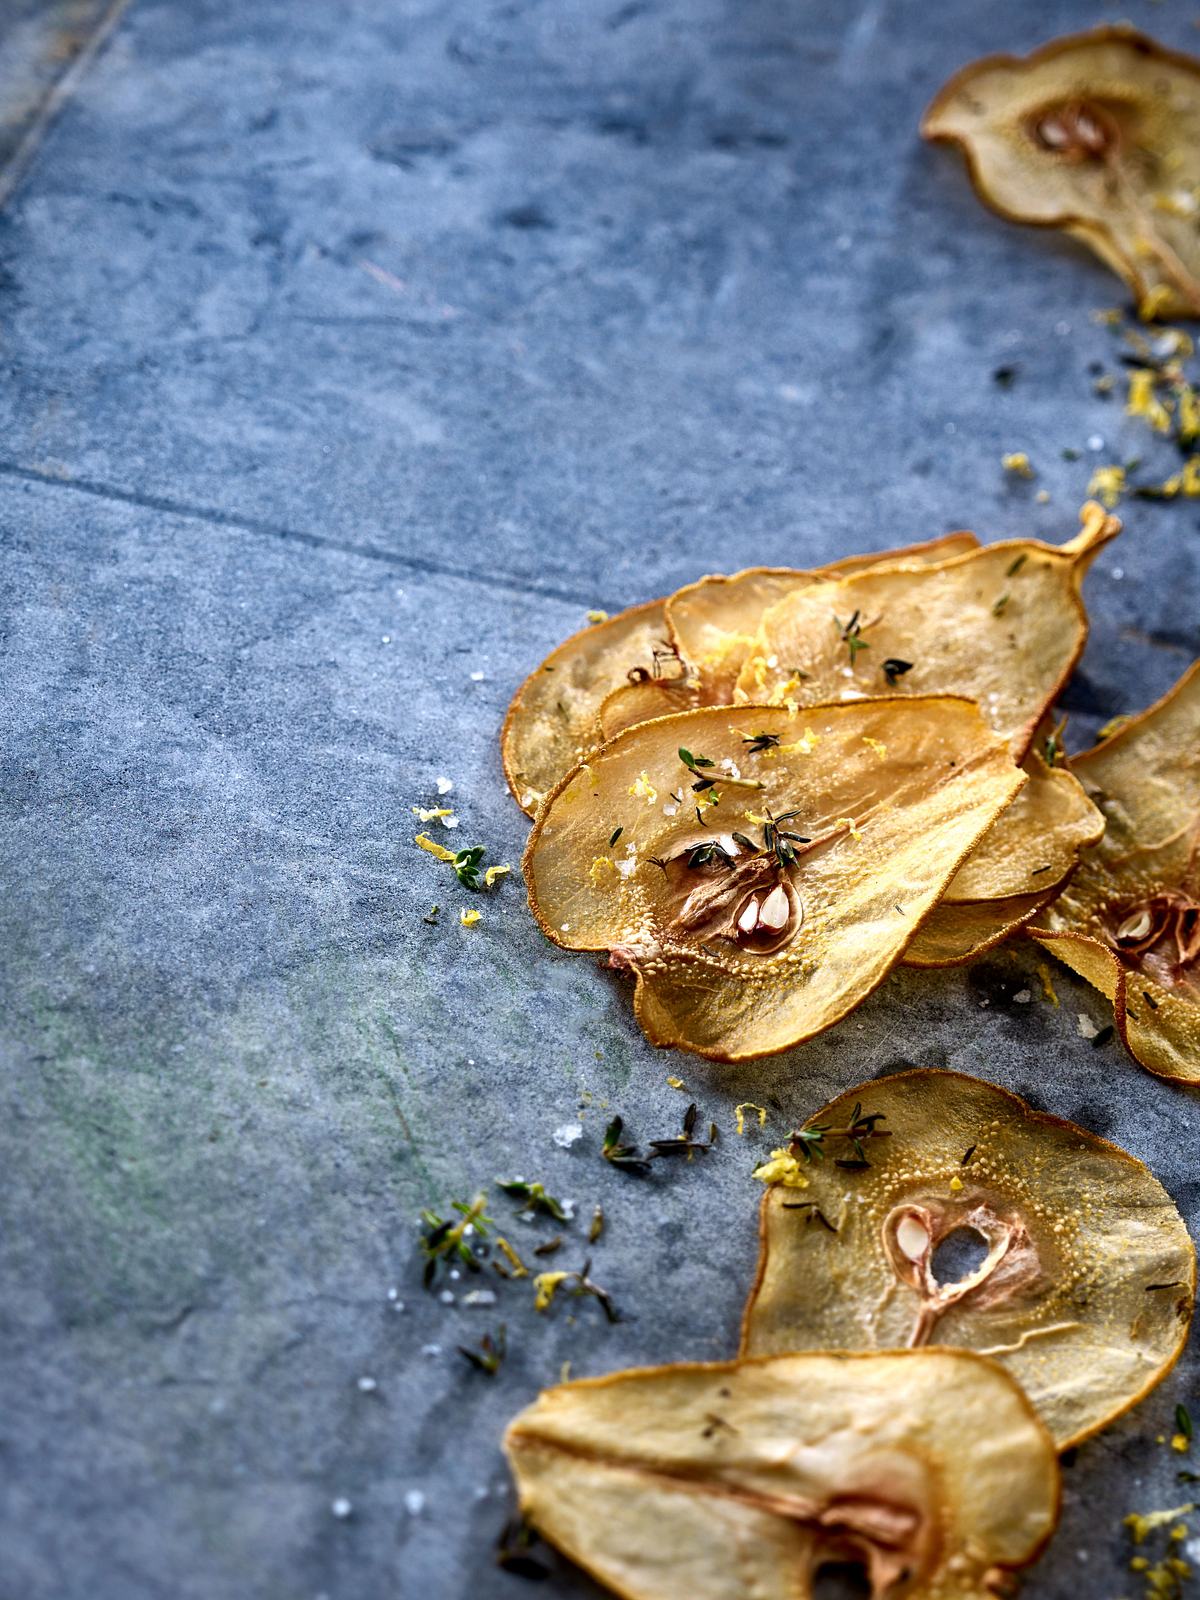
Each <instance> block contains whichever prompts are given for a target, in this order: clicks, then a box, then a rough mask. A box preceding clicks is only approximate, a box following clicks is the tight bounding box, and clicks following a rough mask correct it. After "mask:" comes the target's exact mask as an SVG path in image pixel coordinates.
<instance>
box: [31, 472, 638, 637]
mask: <svg viewBox="0 0 1200 1600" xmlns="http://www.w3.org/2000/svg"><path fill="white" fill-rule="evenodd" d="M0 477H7V478H17V479H19V480H20V481H22V482H25V483H36V484H40V485H43V486H44V487H46V488H50V489H67V490H72V491H74V492H75V493H76V494H86V495H90V496H92V497H93V498H94V499H97V500H110V501H114V502H116V503H117V504H118V505H127V506H137V507H140V508H141V509H142V510H144V511H161V512H163V513H164V514H165V515H167V516H172V517H183V518H187V519H188V520H190V521H193V522H206V523H209V524H210V525H211V526H213V527H218V528H232V529H236V530H237V531H239V532H241V533H252V534H256V535H258V536H259V537H261V538H267V539H279V540H282V541H285V542H287V543H291V544H303V545H308V546H310V547H311V548H312V549H316V550H332V551H336V552H337V553H339V554H341V555H347V556H358V557H360V558H361V559H363V560H366V561H381V562H384V563H385V564H387V565H388V566H392V567H398V568H401V569H402V570H404V571H409V572H416V573H424V574H427V575H429V576H431V577H438V578H452V579H454V580H456V581H457V582H459V583H467V584H473V585H476V586H481V587H483V588H487V589H505V590H507V591H509V592H510V593H512V594H519V595H531V596H532V595H536V596H538V597H541V598H544V599H547V600H561V601H563V602H564V604H566V605H577V606H588V607H590V606H594V605H595V604H596V603H597V602H596V600H595V598H594V597H593V596H583V595H580V594H578V593H577V592H576V591H574V590H572V589H560V588H557V587H556V586H555V585H553V584H548V583H536V582H533V581H531V580H530V579H527V578H521V577H517V576H507V575H505V574H504V573H499V572H495V573H489V574H488V575H487V576H486V577H484V576H480V575H479V574H477V573H474V572H469V571H467V570H465V569H464V568H462V567H458V566H454V565H452V564H451V563H450V562H448V561H445V562H443V561H431V560H429V559H428V558H426V557H424V556H406V555H401V554H400V553H399V552H397V551H394V550H387V549H385V548H384V547H383V546H382V545H377V544H361V543H358V542H357V541H355V540H353V539H335V538H332V537H331V536H330V535H328V534H323V533H311V532H309V531H308V530H307V529H304V528H288V527H284V526H283V525H282V524H279V523H274V522H267V521H265V520H264V519H263V518H261V517H249V516H241V515H239V514H237V513H236V512H230V511H220V510H218V509H217V508H216V507H213V506H197V505H191V504H189V503H188V502H186V501H183V500H172V499H169V498H168V497H167V496H166V495H154V494H137V493H135V492H134V491H133V490H130V489H120V488H117V487H116V486H115V485H114V484H107V483H97V482H95V481H94V480H92V479H88V478H60V477H57V476H55V474H53V473H50V472H39V471H38V470H37V468H36V467H24V466H21V465H20V463H19V462H16V461H3V460H0ZM614 609H616V607H615V606H614Z"/></svg>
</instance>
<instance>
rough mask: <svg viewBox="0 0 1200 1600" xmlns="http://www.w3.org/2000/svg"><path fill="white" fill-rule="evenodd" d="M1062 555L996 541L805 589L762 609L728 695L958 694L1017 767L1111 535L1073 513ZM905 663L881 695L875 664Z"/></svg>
mask: <svg viewBox="0 0 1200 1600" xmlns="http://www.w3.org/2000/svg"><path fill="white" fill-rule="evenodd" d="M1082 517H1083V528H1082V530H1081V531H1080V532H1079V533H1078V534H1077V535H1076V536H1075V538H1074V539H1072V540H1070V541H1069V542H1068V543H1067V544H1065V545H1048V544H1042V543H1040V542H1039V541H1038V540H1036V539H1012V540H1006V541H1004V542H1003V543H1001V544H993V545H985V546H984V547H983V548H982V549H979V550H974V551H970V552H969V553H967V554H966V555H961V556H957V557H954V558H953V559H951V560H949V561H943V562H940V563H939V564H937V565H936V566H931V567H921V568H913V569H909V568H905V567H881V568H876V569H868V570H866V571H863V572H857V573H853V574H851V575H850V576H849V577H843V578H834V579H830V580H828V581H827V582H824V583H813V584H808V585H806V586H805V587H804V588H801V589H797V590H795V591H793V592H792V593H791V594H789V595H788V596H787V597H786V598H785V599H783V600H781V601H780V602H779V603H778V604H777V605H775V606H772V607H771V608H770V609H769V610H768V611H767V612H766V613H765V614H764V616H763V618H762V621H761V623H760V625H759V630H758V635H757V638H756V640H755V644H754V648H753V650H752V652H751V653H750V655H749V656H748V657H747V659H746V662H745V664H744V666H743V667H742V670H741V674H740V677H739V679H738V686H737V691H736V696H735V697H736V698H737V699H738V700H741V701H745V702H750V703H760V702H766V703H768V704H781V703H786V702H791V703H793V704H795V705H798V706H801V707H803V706H805V705H809V704H812V703H814V702H818V701H822V700H853V699H861V698H862V697H863V696H865V695H872V694H880V693H883V692H885V689H886V692H888V693H890V694H893V695H897V696H900V695H909V694H961V695H966V696H967V697H968V698H969V699H972V700H977V701H978V702H979V705H980V707H981V708H982V710H983V713H984V715H985V716H986V717H987V719H988V721H989V722H990V723H991V725H992V727H993V728H995V729H996V731H997V733H1001V734H1003V735H1004V737H1005V738H1006V739H1008V740H1009V742H1010V744H1011V747H1012V751H1013V755H1014V758H1015V759H1016V760H1018V761H1019V760H1020V759H1021V758H1022V756H1024V755H1025V753H1026V751H1027V750H1028V749H1029V746H1030V744H1031V742H1032V740H1033V735H1034V732H1035V730H1036V728H1037V725H1038V723H1039V721H1040V720H1041V718H1042V715H1043V713H1044V712H1045V710H1046V708H1047V707H1048V706H1049V705H1050V704H1051V703H1052V702H1053V700H1054V698H1055V696H1056V695H1057V694H1058V692H1059V690H1060V689H1061V688H1062V686H1063V684H1064V683H1065V682H1066V680H1067V678H1068V677H1069V675H1070V673H1071V670H1072V668H1073V667H1074V665H1075V663H1076V661H1077V660H1078V659H1079V655H1080V652H1081V651H1082V649H1083V645H1084V641H1085V639H1086V638H1087V613H1086V612H1085V610H1084V607H1083V601H1082V599H1081V597H1080V592H1079V590H1080V585H1081V583H1082V581H1083V577H1084V574H1085V573H1086V572H1087V569H1088V567H1089V566H1090V565H1091V562H1092V560H1093V559H1094V557H1095V556H1096V554H1097V552H1098V551H1099V550H1100V549H1101V548H1102V547H1103V546H1104V545H1105V544H1107V543H1108V541H1109V540H1110V539H1112V538H1114V537H1115V536H1116V534H1117V533H1119V532H1120V528H1121V524H1120V522H1119V521H1118V520H1117V519H1116V518H1115V517H1109V516H1107V515H1106V514H1105V513H1104V511H1103V510H1102V508H1101V507H1100V506H1098V505H1096V504H1094V503H1089V504H1088V505H1086V506H1085V507H1084V508H1083V512H1082ZM890 660H903V661H906V662H911V663H913V667H912V670H911V671H908V672H906V673H904V674H903V676H901V677H899V678H898V679H896V681H895V682H889V683H888V684H887V685H885V684H884V677H885V674H886V666H885V663H886V662H888V661H890Z"/></svg>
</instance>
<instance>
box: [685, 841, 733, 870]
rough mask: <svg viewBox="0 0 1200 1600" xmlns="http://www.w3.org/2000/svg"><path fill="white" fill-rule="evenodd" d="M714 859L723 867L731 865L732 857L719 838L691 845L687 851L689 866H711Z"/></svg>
mask: <svg viewBox="0 0 1200 1600" xmlns="http://www.w3.org/2000/svg"><path fill="white" fill-rule="evenodd" d="M735 837H736V835H735ZM714 861H719V862H720V863H721V865H722V866H723V867H731V866H732V865H733V857H732V856H731V855H730V854H729V851H728V850H726V849H725V847H724V845H723V844H722V843H721V842H720V840H719V839H707V840H705V842H704V843H703V844H696V845H693V846H692V848H691V849H690V850H689V851H688V858H687V864H688V866H689V867H711V866H712V864H713V862H714Z"/></svg>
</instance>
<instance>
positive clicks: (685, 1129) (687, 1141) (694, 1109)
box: [600, 1102, 717, 1177]
mask: <svg viewBox="0 0 1200 1600" xmlns="http://www.w3.org/2000/svg"><path fill="white" fill-rule="evenodd" d="M699 1117H700V1111H699V1107H698V1106H696V1105H695V1103H694V1102H693V1104H691V1105H689V1106H688V1108H687V1110H686V1111H685V1112H684V1114H683V1126H682V1128H681V1130H680V1131H679V1133H676V1134H672V1135H671V1136H670V1137H669V1138H666V1139H650V1140H649V1141H648V1146H649V1148H648V1149H647V1151H646V1153H645V1155H643V1154H642V1153H641V1151H640V1150H639V1149H638V1147H637V1145H635V1144H629V1143H626V1142H624V1141H623V1139H622V1135H623V1133H624V1129H625V1124H624V1122H623V1120H622V1119H621V1118H620V1117H614V1118H613V1119H612V1121H611V1122H610V1123H609V1125H608V1127H607V1128H606V1129H605V1130H604V1142H603V1143H602V1144H601V1146H600V1154H601V1155H602V1156H603V1157H604V1159H605V1160H606V1161H609V1162H611V1163H612V1165H613V1166H614V1167H620V1168H622V1169H623V1170H624V1171H625V1172H631V1173H633V1174H635V1175H636V1176H637V1177H645V1176H646V1174H647V1173H648V1172H649V1171H650V1164H651V1162H653V1161H658V1160H662V1159H663V1158H665V1157H669V1156H686V1157H687V1159H688V1160H689V1161H690V1160H691V1159H692V1157H693V1155H694V1154H695V1153H696V1151H697V1150H699V1151H701V1152H703V1151H705V1150H711V1149H712V1147H713V1145H714V1144H715V1143H716V1142H717V1125H716V1123H715V1122H713V1123H710V1124H709V1130H708V1138H707V1139H698V1138H697V1137H696V1124H697V1122H698V1120H699Z"/></svg>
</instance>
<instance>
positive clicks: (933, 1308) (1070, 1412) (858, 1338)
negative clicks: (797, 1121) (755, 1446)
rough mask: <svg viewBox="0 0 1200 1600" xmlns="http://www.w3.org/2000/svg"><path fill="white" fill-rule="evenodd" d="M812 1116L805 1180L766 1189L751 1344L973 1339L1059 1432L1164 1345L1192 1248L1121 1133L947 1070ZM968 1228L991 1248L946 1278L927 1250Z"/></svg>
mask: <svg viewBox="0 0 1200 1600" xmlns="http://www.w3.org/2000/svg"><path fill="white" fill-rule="evenodd" d="M807 1127H808V1129H809V1132H810V1141H811V1135H812V1134H813V1133H814V1132H815V1131H816V1130H817V1129H822V1130H823V1132H822V1133H821V1135H820V1148H821V1150H822V1152H823V1153H824V1154H825V1156H826V1159H824V1160H814V1161H813V1162H811V1164H808V1165H804V1166H803V1175H804V1176H805V1177H806V1178H807V1179H808V1185H807V1187H806V1188H804V1189H802V1190H797V1189H796V1188H790V1189H789V1188H783V1187H778V1186H777V1187H773V1188H771V1189H769V1190H768V1191H767V1193H766V1194H765V1195H764V1196H763V1208H762V1217H761V1231H760V1236H761V1250H760V1253H759V1266H758V1278H757V1281H756V1283H755V1286H754V1288H753V1289H752V1291H751V1293H750V1298H749V1301H748V1303H747V1306H746V1313H745V1318H744V1320H743V1324H742V1353H743V1354H745V1355H768V1354H771V1353H773V1352H776V1351H783V1350H805V1349H821V1348H829V1347H832V1346H837V1345H839V1344H840V1345H845V1346H848V1347H849V1348H851V1349H868V1350H881V1349H889V1348H894V1347H898V1346H914V1345H919V1344H936V1345H945V1346H954V1347H957V1348H966V1349H971V1350H978V1351H980V1352H981V1353H982V1354H984V1355H991V1356H994V1357H995V1358H996V1359H997V1360H999V1361H1001V1362H1002V1363H1003V1365H1004V1366H1005V1367H1006V1368H1007V1369H1008V1371H1009V1372H1010V1373H1011V1374H1012V1376H1013V1377H1014V1378H1015V1379H1016V1380H1017V1381H1018V1382H1019V1383H1020V1384H1021V1385H1022V1387H1023V1388H1024V1390H1025V1392H1026V1394H1028V1396H1029V1398H1030V1400H1032V1402H1033V1404H1034V1405H1035V1406H1036V1407H1037V1409H1038V1411H1039V1412H1040V1414H1041V1416H1042V1419H1043V1420H1044V1422H1045V1423H1046V1426H1047V1427H1048V1428H1049V1429H1050V1432H1051V1433H1052V1434H1053V1436H1054V1438H1055V1440H1056V1441H1057V1443H1058V1445H1059V1447H1060V1448H1066V1446H1067V1445H1070V1444H1076V1443H1078V1441H1079V1440H1081V1439H1084V1438H1086V1437H1087V1436H1088V1435H1089V1434H1092V1433H1095V1432H1096V1431H1097V1429H1099V1428H1102V1427H1104V1425H1105V1424H1106V1423H1108V1422H1111V1421H1112V1420H1113V1418H1114V1417H1117V1416H1119V1415H1120V1414H1121V1413H1122V1412H1123V1411H1125V1410H1127V1409H1128V1408H1129V1407H1130V1406H1132V1405H1134V1404H1135V1403H1136V1402H1137V1401H1138V1400H1140V1399H1141V1398H1142V1396H1143V1395H1145V1394H1146V1393H1147V1392H1148V1391H1149V1390H1150V1389H1152V1388H1153V1387H1154V1386H1155V1384H1157V1383H1158V1382H1159V1381H1160V1380H1161V1379H1162V1378H1163V1377H1164V1375H1165V1374H1166V1373H1167V1372H1168V1371H1169V1370H1170V1368H1171V1367H1172V1366H1173V1365H1174V1364H1175V1361H1176V1360H1177V1358H1178V1356H1179V1353H1180V1351H1181V1350H1182V1349H1183V1346H1184V1343H1185V1341H1186V1338H1187V1332H1188V1324H1189V1321H1190V1318H1191V1313H1192V1303H1193V1300H1194V1297H1195V1285H1196V1257H1195V1251H1194V1250H1193V1248H1192V1243H1191V1240H1190V1239H1189V1237H1188V1232H1187V1228H1186V1227H1185V1226H1184V1223H1183V1219H1182V1218H1181V1217H1180V1215H1179V1213H1178V1212H1177V1211H1176V1209H1175V1207H1174V1205H1173V1204H1172V1202H1171V1197H1170V1196H1169V1195H1168V1194H1167V1192H1166V1190H1165V1189H1164V1188H1163V1187H1162V1185H1161V1184H1160V1183H1159V1182H1158V1180H1157V1178H1155V1177H1154V1176H1153V1175H1152V1174H1151V1173H1150V1172H1149V1171H1148V1170H1147V1169H1146V1168H1145V1167H1144V1166H1143V1165H1142V1163H1141V1162H1140V1161H1138V1160H1136V1159H1135V1158H1134V1157H1133V1156H1131V1155H1128V1154H1127V1153H1126V1152H1125V1151H1124V1150H1120V1149H1118V1148H1117V1146H1116V1145H1112V1144H1109V1143H1108V1142H1107V1140H1104V1139H1100V1138H1097V1136H1096V1135H1095V1134H1092V1133H1088V1132H1086V1131H1085V1130H1084V1129H1082V1128H1077V1127H1074V1126H1073V1125H1072V1124H1071V1123H1069V1122H1063V1121H1060V1120H1059V1119H1058V1118H1057V1117H1050V1116H1044V1115H1042V1114H1041V1113H1040V1112H1035V1111H1032V1110H1031V1109H1030V1108H1029V1107H1028V1106H1027V1105H1026V1104H1025V1102H1024V1101H1022V1100H1019V1099H1018V1098H1017V1097H1016V1096H1015V1095H1012V1094H1008V1093H1007V1092H1006V1091H1005V1090H1003V1089H997V1088H996V1087H995V1086H994V1085H993V1084H990V1083H983V1082H981V1081H980V1080H979V1079H977V1078H970V1077H966V1076H965V1075H963V1074H961V1073H957V1072H934V1071H914V1072H902V1073H899V1074H898V1075H897V1076H895V1077H891V1078H883V1079H880V1080H877V1081H875V1082H872V1083H866V1084H862V1085H861V1086H860V1087H859V1088H857V1089H851V1090H849V1091H847V1093H845V1094H843V1095H840V1096H839V1097H838V1098H837V1099H836V1100H834V1101H832V1102H831V1103H830V1104H829V1105H827V1106H826V1107H825V1108H824V1110H822V1111H819V1112H818V1113H817V1114H816V1116H815V1117H813V1118H812V1119H811V1120H810V1122H809V1123H808V1124H807ZM885 1134H886V1135H888V1137H881V1135H885ZM810 1141H806V1142H810ZM839 1161H844V1162H845V1163H846V1164H842V1165H839V1164H838V1162H839ZM865 1163H869V1165H866V1164H865ZM797 1206H799V1209H794V1208H796V1207H797ZM813 1218H820V1219H824V1222H825V1224H826V1225H824V1226H822V1225H819V1224H818V1225H817V1226H812V1225H811V1219H813ZM832 1230H836V1231H832ZM963 1230H966V1232H967V1233H968V1234H969V1233H971V1232H974V1233H976V1234H978V1235H980V1236H981V1238H982V1241H983V1245H984V1246H985V1247H986V1251H987V1253H986V1256H985V1257H984V1259H983V1260H982V1261H981V1262H980V1264H979V1265H978V1266H977V1267H976V1268H975V1270H974V1271H973V1272H970V1273H968V1274H967V1275H966V1276H964V1277H962V1278H961V1279H959V1280H958V1281H948V1282H945V1281H944V1282H939V1281H938V1276H937V1267H936V1265H935V1262H934V1252H935V1250H936V1249H937V1247H938V1246H939V1245H940V1244H941V1243H942V1242H943V1241H945V1240H946V1239H948V1238H949V1237H950V1236H951V1235H954V1234H960V1235H961V1233H962V1232H963Z"/></svg>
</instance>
